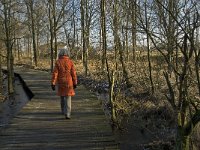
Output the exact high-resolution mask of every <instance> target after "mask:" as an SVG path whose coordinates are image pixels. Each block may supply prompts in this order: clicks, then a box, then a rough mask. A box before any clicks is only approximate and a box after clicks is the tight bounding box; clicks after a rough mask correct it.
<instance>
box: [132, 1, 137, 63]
mask: <svg viewBox="0 0 200 150" xmlns="http://www.w3.org/2000/svg"><path fill="white" fill-rule="evenodd" d="M130 3H131V23H132V53H133V62H134V63H136V54H135V52H136V24H137V19H136V11H137V5H136V3H137V0H130Z"/></svg>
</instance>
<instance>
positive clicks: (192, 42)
mask: <svg viewBox="0 0 200 150" xmlns="http://www.w3.org/2000/svg"><path fill="white" fill-rule="evenodd" d="M199 10H200V3H199V0H140V1H139V0H57V1H56V0H0V69H1V68H2V67H6V69H7V70H8V76H7V80H8V84H7V85H6V86H5V85H3V80H4V75H3V74H2V72H1V71H0V85H1V86H0V93H1V99H2V101H3V100H4V99H5V97H12V96H13V94H14V93H15V88H14V78H13V77H14V75H13V72H14V69H13V67H14V65H16V64H18V65H23V66H26V67H32V68H34V69H43V70H51V71H52V69H53V65H54V61H55V59H56V58H57V53H58V49H59V48H62V47H63V46H67V47H68V49H69V50H70V52H71V58H72V59H73V60H74V62H75V66H76V68H77V73H78V75H79V79H80V81H81V82H82V83H83V84H85V85H87V86H88V88H91V89H93V90H95V91H98V93H107V94H108V95H109V96H108V103H107V104H106V106H107V108H108V109H109V111H110V118H111V122H112V126H113V127H115V128H118V129H121V128H123V125H124V123H125V122H126V121H125V120H127V119H129V118H134V119H136V120H137V121H138V120H140V121H141V122H142V123H141V124H142V127H141V128H142V130H143V128H145V129H148V130H153V129H152V128H154V129H156V130H157V129H159V130H157V131H159V133H156V134H160V133H161V132H163V134H164V135H166V136H167V137H169V139H168V140H167V142H169V143H170V144H168V147H170V146H171V147H173V149H178V150H185V149H187V150H189V149H190V150H191V149H195V148H196V149H198V148H199V147H200V145H199V143H200V142H199V137H200V136H199V134H200V131H199V121H200V75H199V73H200V72H199V67H200V36H199V34H200V19H199V18H200V14H199ZM5 87H6V92H5V90H3V89H5ZM142 132H143V131H142ZM169 133H170V134H169ZM168 134H169V135H168ZM158 145H159V144H158ZM160 149H161V148H160ZM169 149H172V148H169Z"/></svg>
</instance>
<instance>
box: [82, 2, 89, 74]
mask: <svg viewBox="0 0 200 150" xmlns="http://www.w3.org/2000/svg"><path fill="white" fill-rule="evenodd" d="M86 5H87V4H86V1H85V0H81V28H82V45H83V47H82V48H83V50H82V60H83V68H84V74H85V76H87V74H88V72H87V71H88V68H87V48H86V34H85V33H86V29H85V7H86Z"/></svg>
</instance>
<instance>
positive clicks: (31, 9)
mask: <svg viewBox="0 0 200 150" xmlns="http://www.w3.org/2000/svg"><path fill="white" fill-rule="evenodd" d="M25 2H26V5H27V12H28V16H29V18H30V29H31V34H32V46H33V58H34V64H35V66H36V67H37V65H38V55H37V53H38V52H37V45H36V44H37V43H36V31H35V28H36V27H35V26H36V25H35V20H36V18H35V17H34V5H35V3H34V0H28V1H25Z"/></svg>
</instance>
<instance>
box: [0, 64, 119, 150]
mask: <svg viewBox="0 0 200 150" xmlns="http://www.w3.org/2000/svg"><path fill="white" fill-rule="evenodd" d="M15 71H16V72H17V73H20V74H21V76H22V78H23V79H24V80H25V82H26V83H27V85H28V86H29V88H30V89H31V90H32V92H33V93H34V95H35V97H34V98H33V99H32V100H31V101H30V102H28V103H27V104H26V106H25V107H23V109H22V110H21V111H20V112H19V113H18V114H17V115H16V116H15V117H14V118H13V119H12V121H11V122H10V124H9V125H8V126H6V127H5V128H3V130H1V134H0V149H1V150H6V149H9V150H12V149H13V150H16V149H20V150H31V149H33V150H35V149H38V150H39V149H41V150H54V149H55V150H62V149H63V150H73V149H74V150H79V149H80V150H82V149H85V150H89V149H99V150H101V149H110V150H117V149H119V148H118V144H117V143H116V141H115V137H114V135H113V133H112V131H111V127H110V126H109V124H108V120H107V119H106V117H105V115H104V113H103V111H102V108H101V104H100V101H99V100H98V99H97V98H96V96H95V95H93V94H92V93H91V92H89V91H88V90H86V89H85V88H84V87H83V86H78V88H77V89H76V96H75V97H73V98H72V119H70V120H66V119H64V116H63V115H61V112H60V102H59V97H58V96H56V94H55V92H52V91H51V88H50V73H47V72H44V71H36V70H31V69H30V70H27V69H24V68H17V69H16V70H15Z"/></svg>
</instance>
